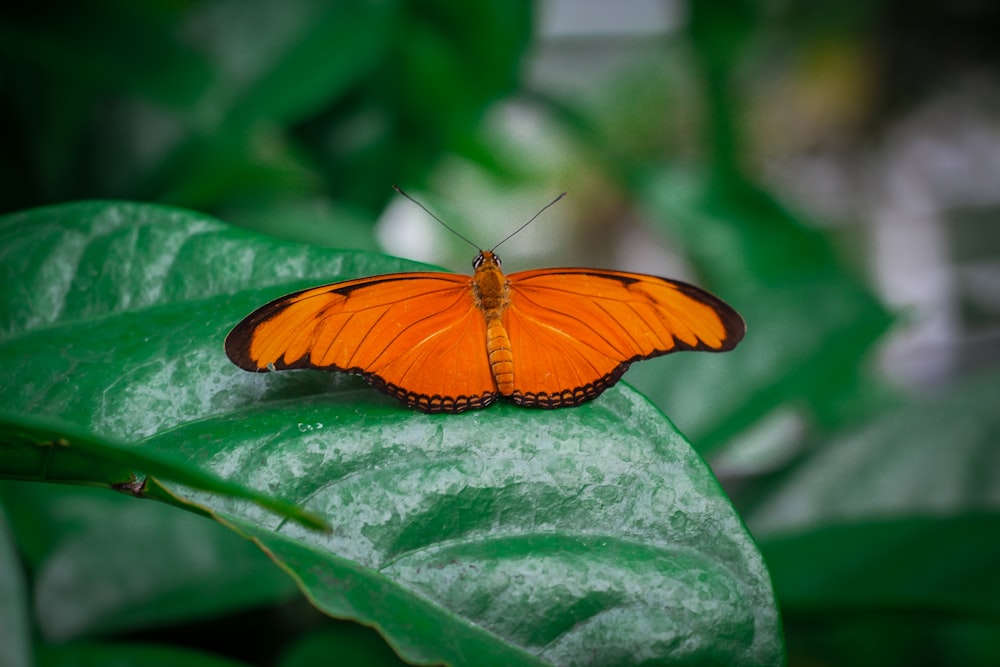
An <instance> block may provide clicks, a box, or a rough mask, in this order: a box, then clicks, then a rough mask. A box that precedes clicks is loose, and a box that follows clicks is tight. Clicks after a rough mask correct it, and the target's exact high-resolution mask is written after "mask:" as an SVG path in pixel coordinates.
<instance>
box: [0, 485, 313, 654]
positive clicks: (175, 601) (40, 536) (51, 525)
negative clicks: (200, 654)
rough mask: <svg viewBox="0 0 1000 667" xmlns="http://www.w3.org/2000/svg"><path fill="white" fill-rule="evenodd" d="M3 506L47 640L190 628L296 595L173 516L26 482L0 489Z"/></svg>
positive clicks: (235, 542)
mask: <svg viewBox="0 0 1000 667" xmlns="http://www.w3.org/2000/svg"><path fill="white" fill-rule="evenodd" d="M0 501H2V502H3V504H4V506H6V508H7V511H8V513H9V514H10V518H11V525H12V528H13V532H14V533H15V534H16V536H17V542H18V544H19V545H20V547H21V554H22V557H23V558H24V560H25V564H26V565H27V567H28V568H29V570H30V571H31V572H32V573H33V586H32V589H33V605H34V608H35V612H36V618H37V624H38V629H39V632H40V633H41V635H42V636H43V637H45V638H46V639H47V640H49V641H54V642H63V641H67V640H72V639H78V638H81V637H88V636H89V637H93V636H95V635H98V634H104V633H110V632H124V631H136V630H141V629H145V628H148V627H152V626H157V625H165V624H169V623H177V622H188V621H191V622H193V621H195V620H197V619H202V618H206V617H210V616H214V615H218V614H220V613H223V612H229V613H233V612H237V611H242V610H244V609H246V608H248V607H251V606H255V605H261V604H264V603H267V602H273V601H275V600H284V599H287V598H288V597H290V596H293V595H294V594H295V587H294V585H293V583H292V581H291V580H290V579H289V578H288V576H287V575H286V574H285V573H284V572H281V571H280V570H279V569H278V568H277V567H275V566H274V564H273V563H271V562H269V561H268V560H267V558H265V557H264V556H263V555H262V554H261V553H260V551H259V550H258V549H257V548H256V547H255V546H254V545H253V544H251V543H250V542H247V541H246V540H244V539H241V538H240V537H238V536H237V535H234V534H233V533H231V532H230V531H227V530H225V529H224V528H222V527H220V526H219V525H218V524H216V523H215V522H212V521H208V520H206V519H204V518H202V517H199V516H196V515H193V514H190V513H188V512H181V511H179V510H177V509H176V508H172V507H168V506H166V505H162V504H160V503H150V502H138V501H136V500H135V499H133V498H129V497H128V496H124V495H120V494H113V493H108V492H107V491H103V490H98V489H83V488H79V487H69V486H57V485H44V484H35V483H24V482H20V483H18V482H6V483H4V484H2V485H0Z"/></svg>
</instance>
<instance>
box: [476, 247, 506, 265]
mask: <svg viewBox="0 0 1000 667" xmlns="http://www.w3.org/2000/svg"><path fill="white" fill-rule="evenodd" d="M501 264H502V262H501V261H500V257H499V255H497V254H496V253H494V252H493V251H492V250H480V251H479V254H478V255H476V258H475V259H474V260H472V268H474V269H479V268H482V267H484V266H487V267H488V266H495V267H497V268H500V265H501Z"/></svg>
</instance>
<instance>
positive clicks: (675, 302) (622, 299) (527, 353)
mask: <svg viewBox="0 0 1000 667" xmlns="http://www.w3.org/2000/svg"><path fill="white" fill-rule="evenodd" d="M508 280H509V286H510V299H509V303H508V306H507V309H506V312H505V314H504V325H505V328H506V329H507V333H508V336H509V337H510V342H511V352H512V355H513V360H514V393H513V395H512V396H510V399H511V400H512V401H514V402H515V403H518V404H520V405H526V406H538V407H548V408H556V407H563V406H570V405H577V404H579V403H582V402H584V401H586V400H589V399H591V398H594V397H596V396H597V395H599V394H600V393H601V392H603V391H604V390H605V389H607V388H608V387H610V386H612V385H613V384H615V383H616V382H618V380H619V379H620V378H621V376H622V375H623V374H624V373H625V371H626V370H628V367H629V364H631V363H632V362H634V361H639V360H641V359H649V358H651V357H656V356H660V355H663V354H668V353H670V352H676V351H679V350H704V351H709V352H722V351H724V350H730V349H732V348H733V347H735V346H736V344H737V343H738V342H739V341H740V340H741V339H742V338H743V334H744V332H745V330H746V326H745V324H744V322H743V318H741V317H740V316H739V314H738V313H737V312H736V311H735V310H733V309H732V308H731V307H730V306H728V305H727V304H726V303H724V302H723V301H722V300H720V299H718V298H717V297H715V296H713V295H711V294H709V293H708V292H706V291H704V290H702V289H700V288H698V287H695V286H693V285H689V284H687V283H683V282H680V281H675V280H668V279H666V278H658V277H656V276H648V275H643V274H638V273H627V272H623V271H602V270H598V269H541V270H535V271H523V272H520V273H514V274H511V275H509V276H508Z"/></svg>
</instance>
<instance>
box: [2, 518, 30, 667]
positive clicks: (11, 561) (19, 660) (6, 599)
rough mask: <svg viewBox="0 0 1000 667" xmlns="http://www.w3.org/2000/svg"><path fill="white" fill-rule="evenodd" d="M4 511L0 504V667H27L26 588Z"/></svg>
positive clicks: (28, 638) (28, 644) (27, 617)
mask: <svg viewBox="0 0 1000 667" xmlns="http://www.w3.org/2000/svg"><path fill="white" fill-rule="evenodd" d="M5 509H6V508H5V507H4V506H3V504H2V503H0V665H6V666H7V667H29V665H31V664H33V662H34V661H33V660H32V651H31V622H30V620H29V619H30V616H31V614H30V611H29V607H28V592H27V585H26V582H25V577H24V570H23V568H22V566H21V560H20V558H18V550H17V545H16V544H15V543H14V539H13V534H12V532H11V530H10V529H9V528H10V527H9V526H8V523H7V515H6V512H5Z"/></svg>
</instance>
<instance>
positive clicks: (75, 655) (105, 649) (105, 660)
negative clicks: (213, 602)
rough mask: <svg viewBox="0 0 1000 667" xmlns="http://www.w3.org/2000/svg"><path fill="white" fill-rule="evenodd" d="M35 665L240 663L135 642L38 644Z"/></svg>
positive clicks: (214, 666)
mask: <svg viewBox="0 0 1000 667" xmlns="http://www.w3.org/2000/svg"><path fill="white" fill-rule="evenodd" d="M38 665H39V667H177V665H184V667H241V666H243V665H246V663H243V662H237V661H236V660H230V659H228V658H222V657H219V656H215V655H212V654H211V653H205V652H203V651H195V650H192V649H181V648H175V647H171V646H156V645H153V644H139V643H128V644H125V643H122V644H112V643H97V642H95V643H74V644H62V645H58V646H42V647H41V648H40V649H39V651H38Z"/></svg>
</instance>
